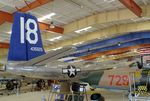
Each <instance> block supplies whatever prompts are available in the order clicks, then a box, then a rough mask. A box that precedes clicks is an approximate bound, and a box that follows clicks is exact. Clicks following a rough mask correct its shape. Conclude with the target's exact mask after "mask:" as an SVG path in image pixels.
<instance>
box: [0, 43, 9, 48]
mask: <svg viewBox="0 0 150 101" xmlns="http://www.w3.org/2000/svg"><path fill="white" fill-rule="evenodd" d="M0 48H5V49H7V48H9V44H8V43H3V42H0Z"/></svg>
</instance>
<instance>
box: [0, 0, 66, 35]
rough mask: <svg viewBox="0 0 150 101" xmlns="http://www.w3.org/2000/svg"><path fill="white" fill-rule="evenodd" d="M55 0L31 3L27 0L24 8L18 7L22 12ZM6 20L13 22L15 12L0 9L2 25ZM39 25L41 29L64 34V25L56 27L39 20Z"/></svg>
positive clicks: (40, 0)
mask: <svg viewBox="0 0 150 101" xmlns="http://www.w3.org/2000/svg"><path fill="white" fill-rule="evenodd" d="M52 1H54V0H36V1H34V2H32V3H30V4H28V3H27V2H26V1H25V2H26V6H24V7H23V8H20V9H18V8H17V9H18V11H21V12H27V11H29V10H32V9H34V8H37V7H39V6H42V5H44V4H46V3H49V2H52ZM5 22H9V23H12V22H13V14H10V13H7V12H4V11H0V25H2V24H3V23H5ZM39 27H40V29H41V30H47V31H52V32H55V33H60V34H63V31H64V29H63V28H62V27H59V26H55V28H50V24H46V23H42V22H39Z"/></svg>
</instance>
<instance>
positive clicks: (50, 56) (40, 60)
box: [18, 47, 76, 66]
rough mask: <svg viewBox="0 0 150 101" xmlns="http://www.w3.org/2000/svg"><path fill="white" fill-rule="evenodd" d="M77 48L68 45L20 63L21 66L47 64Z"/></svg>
mask: <svg viewBox="0 0 150 101" xmlns="http://www.w3.org/2000/svg"><path fill="white" fill-rule="evenodd" d="M75 49H76V48H75V47H66V48H62V49H59V50H57V51H50V52H48V53H47V54H44V55H42V56H39V57H37V58H34V59H31V60H29V61H27V62H24V63H21V64H18V65H20V66H33V65H39V66H41V65H45V64H47V63H50V62H52V61H56V60H57V59H59V58H61V57H63V56H65V55H67V54H69V53H71V52H73V51H74V50H75Z"/></svg>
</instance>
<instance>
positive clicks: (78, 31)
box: [75, 26, 92, 33]
mask: <svg viewBox="0 0 150 101" xmlns="http://www.w3.org/2000/svg"><path fill="white" fill-rule="evenodd" d="M91 28H92V26H89V27H85V28H82V29H79V30H76V31H75V32H76V33H81V32H83V31H87V30H89V29H91Z"/></svg>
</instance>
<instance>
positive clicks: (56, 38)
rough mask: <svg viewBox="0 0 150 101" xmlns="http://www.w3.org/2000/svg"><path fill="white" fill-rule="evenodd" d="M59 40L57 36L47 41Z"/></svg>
mask: <svg viewBox="0 0 150 101" xmlns="http://www.w3.org/2000/svg"><path fill="white" fill-rule="evenodd" d="M60 38H62V36H58V37H55V38H52V39H48V41H55V40H59V39H60Z"/></svg>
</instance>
